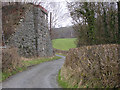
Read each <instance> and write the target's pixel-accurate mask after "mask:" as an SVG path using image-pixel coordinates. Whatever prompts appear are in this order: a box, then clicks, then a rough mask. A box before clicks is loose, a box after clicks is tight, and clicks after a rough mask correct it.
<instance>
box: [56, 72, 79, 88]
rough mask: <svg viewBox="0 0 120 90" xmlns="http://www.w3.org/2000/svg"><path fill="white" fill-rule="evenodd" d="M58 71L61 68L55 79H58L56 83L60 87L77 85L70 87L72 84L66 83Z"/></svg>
mask: <svg viewBox="0 0 120 90" xmlns="http://www.w3.org/2000/svg"><path fill="white" fill-rule="evenodd" d="M60 73H61V70H59V73H58V78H57V81H58V84H59V86H60V87H62V88H77V87H78V86H77V85H75V86H74V87H72V85H70V84H68V82H66V81H64V80H62V77H61V75H60Z"/></svg>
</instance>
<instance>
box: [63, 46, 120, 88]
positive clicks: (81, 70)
mask: <svg viewBox="0 0 120 90" xmlns="http://www.w3.org/2000/svg"><path fill="white" fill-rule="evenodd" d="M119 50H120V46H119V45H116V44H112V45H95V46H84V47H80V48H76V49H71V50H70V51H69V53H68V55H67V57H66V61H65V63H64V65H63V67H62V69H61V77H62V80H64V81H67V82H68V83H69V84H70V85H72V86H74V85H77V86H78V88H82V87H85V88H87V87H89V88H95V87H97V88H101V87H111V88H113V87H120V58H119V57H118V55H119V52H118V51H119Z"/></svg>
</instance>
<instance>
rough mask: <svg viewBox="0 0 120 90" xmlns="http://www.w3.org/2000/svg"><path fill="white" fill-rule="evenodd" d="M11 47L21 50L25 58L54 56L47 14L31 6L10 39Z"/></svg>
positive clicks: (20, 52)
mask: <svg viewBox="0 0 120 90" xmlns="http://www.w3.org/2000/svg"><path fill="white" fill-rule="evenodd" d="M9 45H11V46H15V47H17V48H19V54H20V55H21V56H24V57H32V56H40V57H47V56H52V55H53V49H52V44H51V39H50V36H49V30H48V26H47V13H45V12H44V11H42V9H41V8H39V7H37V6H35V5H29V8H28V9H27V11H26V12H25V18H24V19H23V20H22V21H21V23H20V24H19V25H18V26H17V28H16V32H15V33H14V34H13V35H12V36H11V38H10V39H9Z"/></svg>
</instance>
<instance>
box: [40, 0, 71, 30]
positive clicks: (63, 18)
mask: <svg viewBox="0 0 120 90" xmlns="http://www.w3.org/2000/svg"><path fill="white" fill-rule="evenodd" d="M45 3H47V1H46V2H42V4H41V5H42V6H43V7H45V8H46V9H47V10H48V12H49V13H50V12H53V10H50V8H49V7H48V6H47V5H45ZM58 3H59V4H60V6H62V7H58V6H55V5H54V4H58ZM52 9H61V10H62V11H60V13H56V14H57V15H58V17H59V18H58V20H57V24H56V28H58V27H66V26H71V25H72V23H71V21H72V18H71V17H70V15H69V11H68V8H67V3H66V1H65V0H64V1H60V2H53V8H52ZM54 13H55V12H54ZM48 22H49V20H48Z"/></svg>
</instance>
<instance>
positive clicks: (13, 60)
mask: <svg viewBox="0 0 120 90" xmlns="http://www.w3.org/2000/svg"><path fill="white" fill-rule="evenodd" d="M20 65H21V62H20V57H19V55H18V52H17V49H16V48H9V49H3V50H2V71H3V72H4V71H6V70H9V71H12V70H14V69H16V67H18V66H20Z"/></svg>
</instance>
